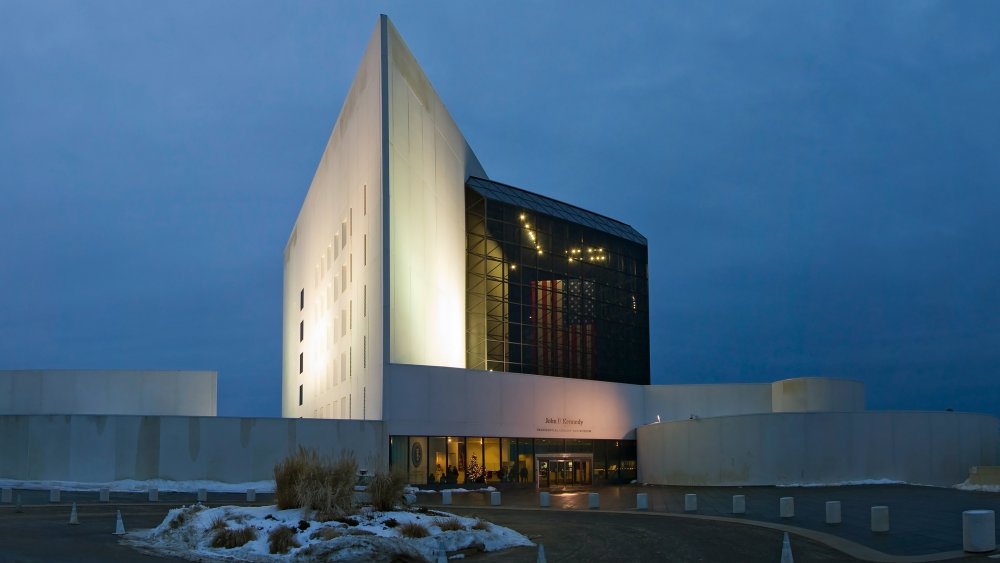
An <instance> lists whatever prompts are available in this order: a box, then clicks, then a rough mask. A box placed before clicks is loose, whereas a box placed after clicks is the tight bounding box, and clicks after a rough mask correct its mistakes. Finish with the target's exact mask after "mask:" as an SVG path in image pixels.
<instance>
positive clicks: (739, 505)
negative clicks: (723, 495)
mask: <svg viewBox="0 0 1000 563" xmlns="http://www.w3.org/2000/svg"><path fill="white" fill-rule="evenodd" d="M746 513H747V497H746V495H733V514H746Z"/></svg>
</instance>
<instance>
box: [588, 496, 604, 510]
mask: <svg viewBox="0 0 1000 563" xmlns="http://www.w3.org/2000/svg"><path fill="white" fill-rule="evenodd" d="M600 507H601V493H587V508H589V509H591V510H597V509H598V508H600Z"/></svg>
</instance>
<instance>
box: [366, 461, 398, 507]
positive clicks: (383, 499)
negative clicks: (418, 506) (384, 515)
mask: <svg viewBox="0 0 1000 563" xmlns="http://www.w3.org/2000/svg"><path fill="white" fill-rule="evenodd" d="M405 487H406V476H405V475H403V474H402V473H400V472H398V471H379V472H376V473H375V475H373V476H372V480H371V482H370V483H369V484H368V492H369V493H370V494H371V499H372V508H374V509H375V510H379V511H382V512H386V511H389V510H392V509H393V508H395V507H396V503H398V502H399V501H400V499H402V498H403V489H404V488H405Z"/></svg>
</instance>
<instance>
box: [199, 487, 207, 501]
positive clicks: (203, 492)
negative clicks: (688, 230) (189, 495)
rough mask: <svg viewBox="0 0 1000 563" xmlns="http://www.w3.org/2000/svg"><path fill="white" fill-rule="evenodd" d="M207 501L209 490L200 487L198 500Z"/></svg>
mask: <svg viewBox="0 0 1000 563" xmlns="http://www.w3.org/2000/svg"><path fill="white" fill-rule="evenodd" d="M207 501H208V490H207V489H198V502H207Z"/></svg>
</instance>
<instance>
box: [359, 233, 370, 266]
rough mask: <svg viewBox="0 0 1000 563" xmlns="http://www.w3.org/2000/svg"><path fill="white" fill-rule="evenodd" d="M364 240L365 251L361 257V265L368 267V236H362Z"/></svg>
mask: <svg viewBox="0 0 1000 563" xmlns="http://www.w3.org/2000/svg"><path fill="white" fill-rule="evenodd" d="M362 239H363V240H364V249H363V252H364V254H362V255H361V265H362V266H367V265H368V235H362Z"/></svg>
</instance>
